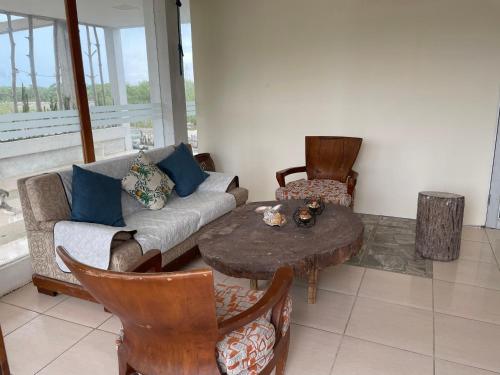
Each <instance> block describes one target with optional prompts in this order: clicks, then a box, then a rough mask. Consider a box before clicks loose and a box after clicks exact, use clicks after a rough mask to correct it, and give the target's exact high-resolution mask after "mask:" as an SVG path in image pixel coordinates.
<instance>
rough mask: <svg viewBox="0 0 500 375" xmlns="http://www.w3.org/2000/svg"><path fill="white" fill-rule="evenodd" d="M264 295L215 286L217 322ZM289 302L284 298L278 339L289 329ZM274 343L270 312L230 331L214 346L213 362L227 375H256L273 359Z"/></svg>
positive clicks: (247, 306) (249, 305) (253, 291)
mask: <svg viewBox="0 0 500 375" xmlns="http://www.w3.org/2000/svg"><path fill="white" fill-rule="evenodd" d="M263 295H264V292H261V291H255V290H249V289H245V288H243V287H240V286H227V285H223V284H217V285H216V286H215V306H216V311H217V320H218V321H219V322H221V321H223V320H226V319H229V318H231V317H233V316H235V315H237V314H239V313H241V312H243V311H245V310H248V309H249V308H250V307H251V306H252V305H254V304H255V303H256V302H257V301H258V300H259V299H260V298H261V297H262V296H263ZM291 311H292V301H291V298H290V297H288V298H287V300H286V304H285V308H284V313H283V329H282V332H281V333H282V335H284V334H286V332H287V331H288V328H289V326H290V314H291ZM275 341H276V334H275V330H274V326H273V325H272V324H271V311H269V312H268V313H266V314H265V316H262V317H260V318H258V319H256V320H255V321H253V322H252V323H249V324H247V325H245V326H244V327H241V328H239V329H237V330H235V331H232V332H231V333H229V334H228V335H226V336H225V337H224V339H223V340H221V341H219V342H218V343H217V362H218V363H219V366H220V367H221V369H222V371H223V372H225V373H226V374H227V375H257V374H259V372H260V371H262V369H263V368H264V367H265V366H266V365H267V364H268V363H269V361H270V360H271V359H272V358H273V346H274V343H275Z"/></svg>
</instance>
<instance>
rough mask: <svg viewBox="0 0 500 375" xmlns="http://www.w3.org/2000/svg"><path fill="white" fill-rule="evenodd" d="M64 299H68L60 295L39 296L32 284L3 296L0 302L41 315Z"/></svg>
mask: <svg viewBox="0 0 500 375" xmlns="http://www.w3.org/2000/svg"><path fill="white" fill-rule="evenodd" d="M66 298H68V297H67V296H65V295H62V294H59V295H57V296H55V297H51V296H47V295H45V294H40V293H38V291H37V289H36V288H35V286H34V285H33V284H32V283H29V284H28V285H25V286H23V287H22V288H19V289H18V290H16V291H14V292H12V293H10V294H7V295H6V296H3V297H2V299H1V300H2V301H3V302H6V303H9V304H11V305H15V306H18V307H23V308H25V309H28V310H32V311H36V312H40V313H41V312H45V311H47V310H48V309H50V308H51V307H54V306H55V305H57V304H58V303H59V302H62V301H64V300H65V299H66Z"/></svg>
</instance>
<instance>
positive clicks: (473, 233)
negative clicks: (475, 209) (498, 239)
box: [462, 226, 488, 242]
mask: <svg viewBox="0 0 500 375" xmlns="http://www.w3.org/2000/svg"><path fill="white" fill-rule="evenodd" d="M462 239H463V240H466V241H479V242H488V236H487V235H486V230H485V229H484V228H481V227H473V226H464V227H463V229H462Z"/></svg>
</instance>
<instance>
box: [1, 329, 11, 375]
mask: <svg viewBox="0 0 500 375" xmlns="http://www.w3.org/2000/svg"><path fill="white" fill-rule="evenodd" d="M0 375H10V370H9V363H8V362H7V352H6V351H5V343H4V341H3V333H2V327H0Z"/></svg>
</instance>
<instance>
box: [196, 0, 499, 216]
mask: <svg viewBox="0 0 500 375" xmlns="http://www.w3.org/2000/svg"><path fill="white" fill-rule="evenodd" d="M499 15H500V1H497V0H481V1H477V0H419V1H415V0H377V1H373V0H308V1H304V0H300V1H299V0H254V1H248V0H192V1H191V17H192V27H193V45H194V63H195V80H196V95H197V113H198V124H199V138H200V151H208V152H211V153H212V154H214V155H215V161H216V164H217V165H218V167H220V168H221V169H223V170H225V171H233V172H236V173H238V174H239V176H240V180H241V184H242V185H243V186H245V187H248V188H249V189H250V198H251V200H264V199H271V198H273V196H274V190H275V189H276V187H277V183H276V180H275V178H274V174H275V171H276V170H278V169H282V168H285V167H290V166H295V165H302V164H303V163H304V136H305V135H349V136H357V137H363V138H364V143H363V146H362V151H361V153H360V155H359V158H358V162H357V163H356V166H355V169H356V170H358V171H359V173H360V178H359V181H358V190H357V201H356V207H355V209H356V211H358V212H365V213H373V214H383V215H390V216H401V217H415V215H416V202H417V194H418V191H420V190H444V191H450V192H455V193H460V194H464V195H465V196H466V217H465V222H466V223H467V224H476V225H482V224H484V222H485V217H486V208H487V197H488V191H489V182H490V172H491V164H492V160H493V150H494V142H495V133H496V122H497V109H498V100H499V82H500V22H499Z"/></svg>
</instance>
